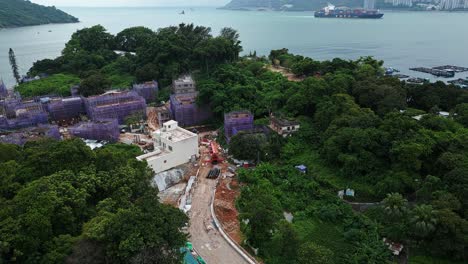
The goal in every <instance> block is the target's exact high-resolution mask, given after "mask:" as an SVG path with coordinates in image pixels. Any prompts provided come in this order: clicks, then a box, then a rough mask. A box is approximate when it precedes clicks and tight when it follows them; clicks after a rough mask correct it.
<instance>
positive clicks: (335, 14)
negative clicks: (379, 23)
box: [314, 4, 384, 19]
mask: <svg viewBox="0 0 468 264" xmlns="http://www.w3.org/2000/svg"><path fill="white" fill-rule="evenodd" d="M383 15H384V14H382V13H380V12H379V10H373V9H363V8H356V9H352V8H347V7H335V6H334V5H331V4H328V6H327V7H325V8H323V9H322V10H320V11H316V12H315V14H314V16H315V17H318V18H323V17H325V18H368V19H377V18H382V17H383Z"/></svg>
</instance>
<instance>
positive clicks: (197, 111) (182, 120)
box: [170, 75, 212, 126]
mask: <svg viewBox="0 0 468 264" xmlns="http://www.w3.org/2000/svg"><path fill="white" fill-rule="evenodd" d="M172 93H173V94H172V95H171V99H170V105H171V113H172V117H173V118H174V120H176V121H177V122H178V123H179V125H181V126H193V125H198V124H200V123H203V122H205V121H206V120H208V119H210V118H211V117H212V112H211V110H210V109H209V107H207V106H199V105H197V103H196V100H197V97H198V92H197V88H196V84H195V81H194V80H193V79H192V77H191V76H190V75H184V76H182V77H181V78H179V79H177V80H174V82H173V84H172Z"/></svg>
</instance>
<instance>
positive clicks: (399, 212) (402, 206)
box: [383, 193, 408, 219]
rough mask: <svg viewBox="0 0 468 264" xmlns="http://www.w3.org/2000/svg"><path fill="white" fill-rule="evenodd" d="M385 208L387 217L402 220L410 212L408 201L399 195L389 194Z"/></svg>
mask: <svg viewBox="0 0 468 264" xmlns="http://www.w3.org/2000/svg"><path fill="white" fill-rule="evenodd" d="M383 206H384V210H385V213H386V214H387V216H389V217H391V218H393V219H394V218H402V217H404V216H405V215H406V213H407V211H408V200H406V199H405V198H404V197H403V196H402V195H401V194H399V193H389V194H387V197H386V198H385V199H384V200H383Z"/></svg>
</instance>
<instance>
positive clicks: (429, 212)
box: [410, 204, 437, 237]
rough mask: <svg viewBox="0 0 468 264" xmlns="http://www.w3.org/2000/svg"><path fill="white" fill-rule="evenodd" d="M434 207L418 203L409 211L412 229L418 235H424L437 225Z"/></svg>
mask: <svg viewBox="0 0 468 264" xmlns="http://www.w3.org/2000/svg"><path fill="white" fill-rule="evenodd" d="M434 212H435V211H434V209H433V208H432V206H431V205H425V204H423V205H418V206H416V207H415V208H414V209H413V211H412V212H411V215H412V216H411V220H410V223H411V224H412V226H413V228H414V231H415V233H416V235H417V236H419V237H426V236H427V235H429V234H430V233H431V232H433V231H434V230H435V228H436V225H437V218H436V217H435V213H434Z"/></svg>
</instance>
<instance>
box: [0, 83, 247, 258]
mask: <svg viewBox="0 0 468 264" xmlns="http://www.w3.org/2000/svg"><path fill="white" fill-rule="evenodd" d="M147 87H151V88H147ZM133 88H134V89H133V90H131V91H110V92H107V93H105V94H102V95H98V96H91V97H88V98H85V97H82V96H78V95H75V96H71V97H54V96H47V97H41V98H33V99H30V100H22V98H21V96H20V95H19V94H16V93H13V92H11V91H8V90H6V89H1V88H0V95H1V97H0V110H1V112H0V141H1V142H6V143H12V144H17V145H24V144H25V143H26V142H27V141H30V140H36V139H40V138H44V137H49V138H53V139H57V140H59V139H66V138H73V137H78V138H82V139H83V140H86V141H85V142H86V144H89V146H90V147H91V148H92V149H94V148H97V147H102V146H103V145H105V144H106V143H107V142H121V143H125V144H134V145H137V146H139V147H140V148H141V149H142V151H143V152H144V153H145V154H144V155H142V156H140V157H138V159H140V160H145V161H147V162H148V164H149V167H150V168H152V169H153V171H154V173H155V174H154V179H153V183H154V186H155V187H156V188H158V189H159V190H160V193H159V197H160V199H161V201H162V202H163V203H167V204H170V205H172V206H175V207H178V208H180V209H181V210H182V211H184V212H185V213H186V214H187V215H188V216H189V219H190V222H189V223H188V225H187V232H188V233H190V237H191V238H190V240H191V241H190V242H191V243H190V245H191V246H190V248H191V249H190V250H188V251H187V256H191V258H192V259H195V260H196V261H197V262H198V263H227V264H230V263H232V264H238V263H242V264H243V263H256V261H255V259H254V258H252V257H251V256H250V255H249V254H248V253H247V252H246V251H245V250H244V249H243V248H242V247H241V246H240V244H241V242H242V236H241V232H240V224H239V220H238V212H237V209H236V207H235V199H236V198H237V196H238V195H239V193H240V190H239V186H238V184H237V182H236V180H235V177H234V176H235V170H236V169H235V168H236V167H235V166H234V165H231V164H229V163H228V161H227V159H226V157H225V153H224V150H223V149H222V148H221V147H220V146H219V144H218V143H217V138H218V137H219V136H222V137H224V136H226V137H227V138H230V137H232V136H233V135H235V134H237V133H239V132H240V131H244V130H245V131H247V130H252V129H253V128H254V126H253V115H252V114H251V113H250V112H248V111H241V112H235V113H229V114H227V115H226V118H227V119H226V121H227V122H226V123H227V124H226V127H227V128H228V130H227V131H228V132H227V134H226V135H224V134H221V135H219V134H218V132H217V131H205V132H201V133H194V132H192V131H189V130H187V129H184V128H183V127H182V126H193V125H199V124H202V123H203V122H204V121H206V120H207V119H209V118H211V116H212V115H211V111H209V109H208V108H206V109H203V108H200V107H199V106H198V105H197V104H196V98H197V95H198V93H197V92H196V85H195V83H194V82H193V80H192V79H191V77H188V76H184V77H183V78H182V79H181V80H176V81H174V84H173V92H174V94H173V95H171V100H170V101H169V102H167V103H165V104H163V105H159V106H156V107H147V103H146V102H147V100H151V99H153V98H154V95H155V93H154V92H155V91H157V83H155V82H154V83H146V84H142V85H139V86H134V87H133ZM76 89H77V87H72V90H76ZM146 89H150V90H151V91H148V90H146ZM145 90H146V91H145ZM135 115H140V116H141V120H134V124H126V121H127V119H128V118H129V117H132V116H135ZM202 130H203V129H202ZM205 130H206V129H205ZM194 263H195V262H194Z"/></svg>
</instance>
